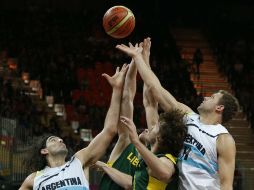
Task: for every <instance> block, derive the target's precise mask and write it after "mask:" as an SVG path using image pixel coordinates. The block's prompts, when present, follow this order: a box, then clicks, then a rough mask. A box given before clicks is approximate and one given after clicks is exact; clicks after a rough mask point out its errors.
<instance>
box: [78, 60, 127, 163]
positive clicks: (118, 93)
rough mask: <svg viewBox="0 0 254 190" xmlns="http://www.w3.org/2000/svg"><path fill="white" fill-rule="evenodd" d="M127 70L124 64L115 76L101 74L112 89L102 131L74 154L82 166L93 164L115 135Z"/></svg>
mask: <svg viewBox="0 0 254 190" xmlns="http://www.w3.org/2000/svg"><path fill="white" fill-rule="evenodd" d="M127 69H128V66H127V65H126V64H124V65H123V66H122V69H121V71H119V68H117V70H116V73H115V75H114V76H112V77H110V76H108V75H107V74H103V76H104V77H105V78H106V79H107V80H108V82H109V83H110V85H111V86H112V88H113V92H112V97H111V102H110V106H109V109H108V112H107V115H106V119H105V122H104V128H103V130H102V131H101V132H100V133H99V134H98V135H97V136H96V137H95V138H94V139H93V140H92V141H91V142H90V144H89V145H88V146H87V147H86V148H84V149H82V150H80V151H78V152H77V153H76V157H77V158H78V159H79V160H80V161H81V162H82V164H83V165H84V166H89V165H91V164H93V163H95V162H96V161H97V160H98V159H99V158H100V157H101V156H102V155H103V154H104V153H105V151H106V149H107V148H108V146H109V144H110V142H111V141H112V139H113V137H114V136H115V135H116V134H117V124H118V120H119V113H120V101H121V97H122V87H123V84H124V78H125V75H126V72H127Z"/></svg>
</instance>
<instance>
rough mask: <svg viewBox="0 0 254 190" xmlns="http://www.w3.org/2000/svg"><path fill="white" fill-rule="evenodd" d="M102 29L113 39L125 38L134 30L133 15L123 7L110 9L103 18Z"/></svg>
mask: <svg viewBox="0 0 254 190" xmlns="http://www.w3.org/2000/svg"><path fill="white" fill-rule="evenodd" d="M103 28H104V30H105V32H106V33H107V34H108V35H110V36H111V37H113V38H116V39H121V38H125V37H127V36H129V35H130V34H131V33H132V31H133V30H134V28H135V17H134V14H133V13H132V11H131V10H130V9H128V8H127V7H125V6H114V7H111V8H110V9H108V10H107V11H106V13H105V14H104V16H103Z"/></svg>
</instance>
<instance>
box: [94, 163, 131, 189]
mask: <svg viewBox="0 0 254 190" xmlns="http://www.w3.org/2000/svg"><path fill="white" fill-rule="evenodd" d="M96 165H97V167H99V168H100V169H102V170H103V171H104V172H105V173H106V174H107V175H108V176H109V177H110V178H111V179H112V180H113V181H114V182H115V183H117V184H118V185H120V186H121V187H123V188H124V189H132V176H130V175H127V174H125V173H123V172H120V171H119V170H117V169H115V168H112V167H110V166H108V165H107V164H105V163H103V162H100V161H98V162H97V163H96Z"/></svg>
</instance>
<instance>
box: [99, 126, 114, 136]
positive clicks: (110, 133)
mask: <svg viewBox="0 0 254 190" xmlns="http://www.w3.org/2000/svg"><path fill="white" fill-rule="evenodd" d="M102 133H103V134H104V136H107V137H109V138H113V137H115V136H116V135H117V129H116V128H115V126H111V127H108V128H104V129H103V131H102Z"/></svg>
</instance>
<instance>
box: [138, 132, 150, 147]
mask: <svg viewBox="0 0 254 190" xmlns="http://www.w3.org/2000/svg"><path fill="white" fill-rule="evenodd" d="M148 134H149V130H148V129H145V130H143V132H142V133H140V134H139V136H138V137H139V140H140V141H141V142H142V143H144V144H146V143H148Z"/></svg>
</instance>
